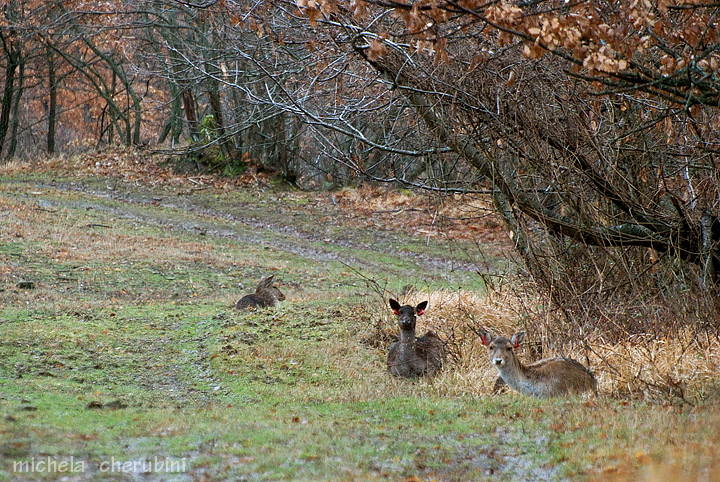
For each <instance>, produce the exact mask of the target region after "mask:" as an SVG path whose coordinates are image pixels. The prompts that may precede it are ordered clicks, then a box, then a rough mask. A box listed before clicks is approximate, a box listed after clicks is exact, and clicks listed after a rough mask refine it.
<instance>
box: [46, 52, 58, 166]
mask: <svg viewBox="0 0 720 482" xmlns="http://www.w3.org/2000/svg"><path fill="white" fill-rule="evenodd" d="M47 58H48V92H49V95H50V102H49V105H48V133H47V152H48V154H55V131H56V129H57V127H56V126H57V78H56V73H55V53H54V52H53V50H52V49H51V48H50V46H48V47H47Z"/></svg>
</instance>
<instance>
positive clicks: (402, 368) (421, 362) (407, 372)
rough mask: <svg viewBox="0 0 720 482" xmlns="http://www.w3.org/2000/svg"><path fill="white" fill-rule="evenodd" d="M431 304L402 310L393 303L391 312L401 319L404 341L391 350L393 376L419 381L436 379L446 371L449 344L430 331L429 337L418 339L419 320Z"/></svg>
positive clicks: (393, 345)
mask: <svg viewBox="0 0 720 482" xmlns="http://www.w3.org/2000/svg"><path fill="white" fill-rule="evenodd" d="M427 305H428V302H427V301H423V302H422V303H420V304H419V305H417V306H415V307H413V306H410V305H404V306H400V303H398V302H397V301H395V300H393V299H391V300H390V308H391V309H392V310H393V313H395V314H396V315H397V319H398V325H399V327H400V340H398V341H396V342H395V343H393V344H392V345H391V346H390V352H389V353H388V359H387V366H388V371H389V372H390V374H391V375H394V376H396V377H405V378H415V377H422V376H429V375H434V374H435V373H437V372H438V371H440V370H441V369H442V366H443V363H444V362H445V344H444V343H443V342H442V340H440V338H438V336H437V335H435V333H433V332H432V331H429V332H427V333H426V334H425V336H421V337H420V338H417V337H416V336H415V322H416V318H417V317H418V316H420V315H422V314H423V313H424V312H425V309H426V308H427Z"/></svg>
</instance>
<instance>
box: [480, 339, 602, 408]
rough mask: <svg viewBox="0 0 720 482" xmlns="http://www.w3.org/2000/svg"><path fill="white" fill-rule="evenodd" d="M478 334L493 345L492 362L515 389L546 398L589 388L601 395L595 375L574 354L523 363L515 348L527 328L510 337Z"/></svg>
mask: <svg viewBox="0 0 720 482" xmlns="http://www.w3.org/2000/svg"><path fill="white" fill-rule="evenodd" d="M477 334H478V336H479V337H480V340H481V341H482V344H483V345H486V346H487V347H488V349H489V353H490V362H491V363H492V364H493V365H495V368H497V370H498V372H499V373H500V377H501V378H502V379H503V380H504V381H505V383H506V384H507V385H508V386H509V387H510V388H512V389H513V390H516V391H518V392H521V393H524V394H526V395H534V396H536V397H542V398H545V397H555V396H559V395H565V394H573V393H582V392H585V391H589V390H592V391H593V392H595V396H597V380H595V376H594V375H593V374H592V372H591V371H590V370H588V369H587V368H586V367H585V366H584V365H582V364H581V363H580V362H578V361H576V360H573V359H572V358H565V357H555V358H544V359H542V360H540V361H536V362H535V363H530V364H529V365H523V364H522V362H521V361H520V360H518V358H517V355H515V350H516V349H518V348H519V347H520V344H521V343H522V341H523V339H524V338H525V332H524V331H521V332H519V333H515V334H514V335H512V337H510V339H509V340H508V339H507V338H505V337H504V336H498V337H497V338H493V337H492V335H491V334H490V332H488V331H482V332H477ZM496 386H497V382H496Z"/></svg>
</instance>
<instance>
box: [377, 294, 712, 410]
mask: <svg viewBox="0 0 720 482" xmlns="http://www.w3.org/2000/svg"><path fill="white" fill-rule="evenodd" d="M423 300H428V301H429V305H428V309H427V312H426V314H425V315H423V316H421V317H419V318H418V325H417V331H418V334H419V335H422V334H424V333H425V332H426V331H427V330H433V331H435V332H436V333H438V334H439V335H440V336H441V337H443V338H444V339H447V340H449V349H450V353H451V355H452V356H451V358H450V360H449V365H450V367H451V368H450V369H447V370H444V371H443V372H442V373H441V374H440V375H439V376H437V377H435V379H433V380H421V381H419V382H417V383H416V384H415V386H416V387H417V390H421V391H422V390H431V391H432V392H435V393H436V394H438V395H446V396H462V395H467V394H471V395H476V396H488V395H490V394H491V393H492V388H493V384H494V382H495V379H496V378H497V371H496V370H495V368H494V367H492V366H491V365H490V364H489V362H488V357H487V349H486V347H485V346H483V345H482V344H481V343H480V342H479V340H478V338H477V335H475V334H474V333H473V332H472V330H471V329H470V327H471V326H473V327H484V328H487V329H488V330H490V331H491V332H492V333H494V334H505V335H509V334H512V333H514V332H516V331H520V330H528V331H529V332H531V333H534V336H535V337H536V339H531V340H528V342H527V344H528V345H529V347H525V348H524V349H522V350H521V351H520V352H519V357H520V359H521V360H522V361H524V362H526V363H528V362H532V361H535V359H536V358H537V355H534V353H536V352H541V353H542V356H543V357H550V356H569V357H571V358H575V359H576V360H578V361H580V362H581V363H583V364H585V363H587V361H589V362H590V368H591V369H592V370H593V372H594V373H595V375H596V377H597V379H598V389H599V392H600V394H601V396H612V397H620V398H644V399H649V400H651V401H656V402H661V403H666V402H673V403H674V402H680V401H684V402H688V403H696V402H699V401H701V400H704V399H706V398H707V397H708V396H711V395H712V394H715V393H717V392H718V373H720V340H718V338H717V337H710V336H707V335H704V336H700V335H698V334H693V332H692V331H691V330H690V329H687V330H685V331H684V332H682V333H675V334H673V335H668V336H666V337H664V338H655V337H651V336H649V335H648V336H637V335H636V336H633V337H630V338H628V339H626V340H624V341H622V342H620V343H614V344H610V343H604V342H603V341H602V339H600V338H594V339H592V340H586V343H585V344H584V346H583V345H581V344H567V345H564V348H563V349H564V350H565V351H563V352H558V351H556V350H553V349H552V347H551V346H549V345H550V344H549V343H547V340H546V339H544V337H543V336H542V333H543V332H544V330H546V329H547V326H548V325H547V324H548V323H551V322H548V321H547V320H543V323H542V324H540V323H538V325H537V326H534V325H533V323H532V321H529V322H524V323H523V322H521V321H519V319H518V315H517V313H519V312H521V308H522V307H521V304H520V300H518V299H517V298H515V296H514V295H512V294H510V293H503V292H501V291H494V292H491V293H490V294H489V295H487V296H485V295H480V294H477V293H471V292H466V291H429V292H428V291H421V292H418V293H412V294H411V295H410V296H409V297H408V298H406V299H403V300H401V301H402V302H403V303H408V304H416V303H419V302H420V301H423ZM373 309H374V310H375V313H383V315H382V316H383V319H382V320H381V323H382V325H383V326H384V327H386V329H387V330H393V331H394V330H396V326H395V319H394V317H393V316H392V313H390V311H389V310H388V309H387V308H385V307H381V306H379V304H377V305H375V306H374V307H373ZM537 338H539V339H537ZM377 383H381V384H382V383H383V382H382V380H380V381H378V380H373V381H372V384H373V385H376V384H377Z"/></svg>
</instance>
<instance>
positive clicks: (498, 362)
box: [492, 358, 505, 366]
mask: <svg viewBox="0 0 720 482" xmlns="http://www.w3.org/2000/svg"><path fill="white" fill-rule="evenodd" d="M492 362H493V365H497V366H503V365H504V364H505V360H503V359H502V358H493V361H492Z"/></svg>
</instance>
